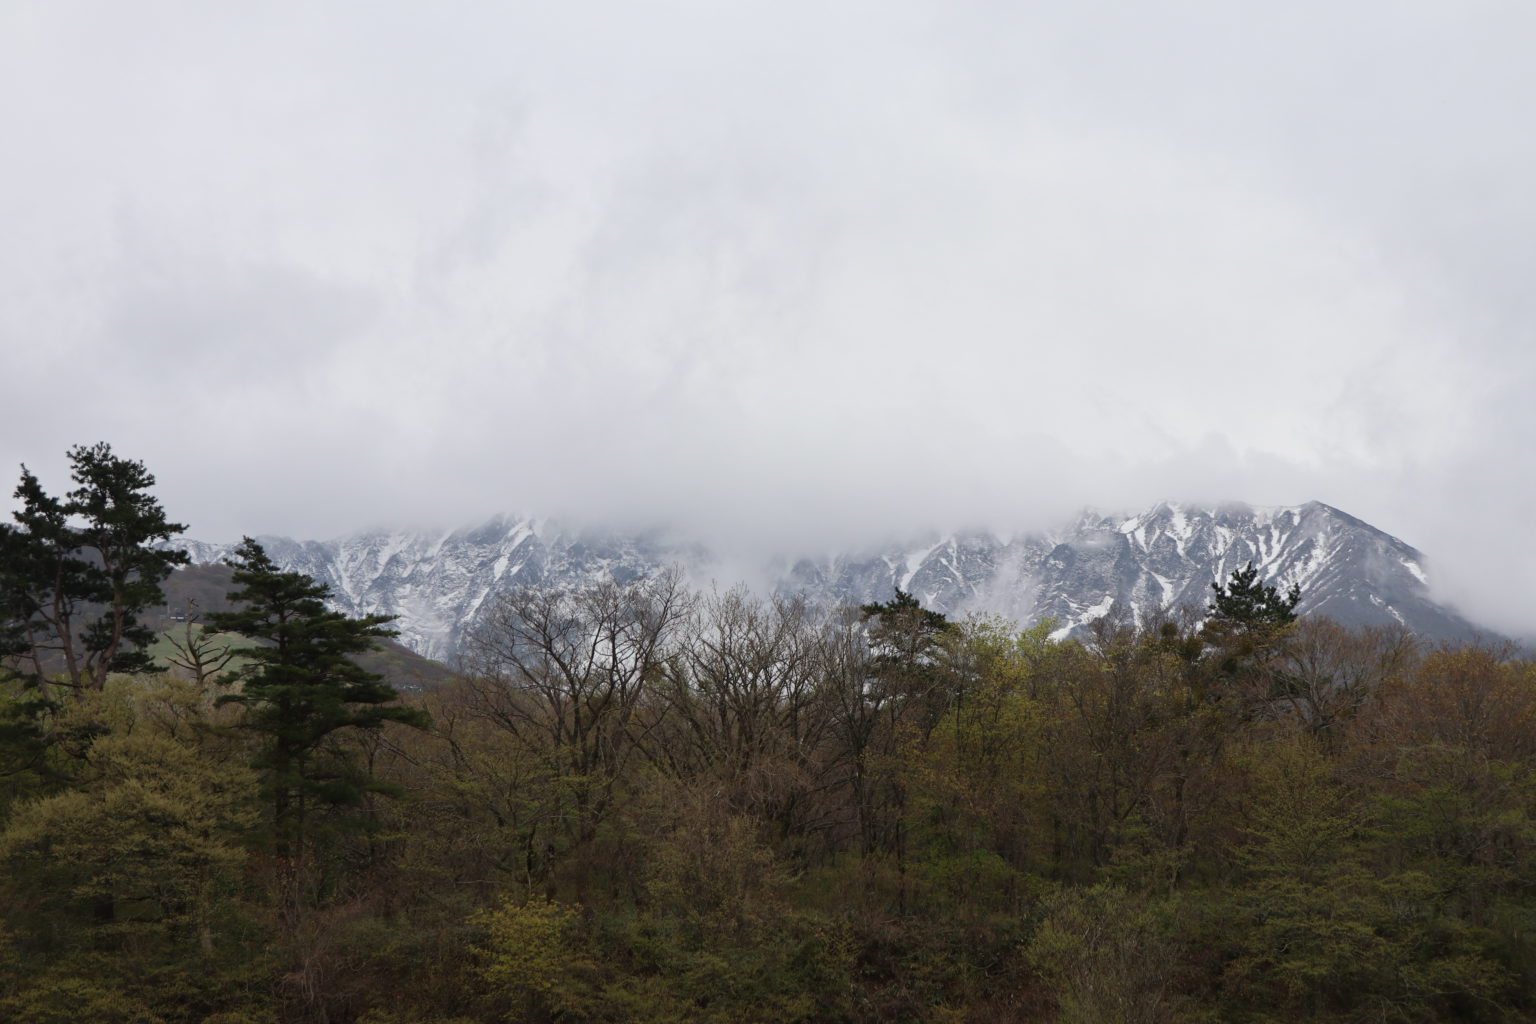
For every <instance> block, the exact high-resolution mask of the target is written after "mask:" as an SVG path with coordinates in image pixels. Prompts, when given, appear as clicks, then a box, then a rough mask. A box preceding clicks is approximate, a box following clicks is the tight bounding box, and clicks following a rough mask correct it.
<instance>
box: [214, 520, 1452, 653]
mask: <svg viewBox="0 0 1536 1024" xmlns="http://www.w3.org/2000/svg"><path fill="white" fill-rule="evenodd" d="M260 540H261V542H262V544H263V545H264V546H265V547H266V549H267V553H268V554H269V555H271V556H272V558H273V559H274V560H275V561H276V562H278V563H279V564H280V565H282V566H284V567H285V568H288V569H295V570H299V571H302V572H305V573H308V574H309V575H311V576H313V577H314V578H315V579H317V580H319V581H321V582H323V583H325V584H327V585H328V586H329V587H330V588H331V593H332V598H333V600H334V602H335V604H336V606H337V608H339V609H340V610H341V611H344V612H347V613H349V614H354V615H360V614H368V613H375V614H385V615H395V616H398V619H397V620H396V622H395V624H394V625H395V628H397V629H399V630H400V634H401V636H400V640H401V642H402V643H405V644H406V645H407V646H409V647H411V648H412V649H414V650H416V651H417V652H419V653H421V654H424V655H427V656H428V657H433V658H442V659H446V658H450V657H451V656H452V654H453V652H454V649H455V647H456V645H457V642H458V639H459V637H460V636H461V635H462V634H463V632H464V630H466V629H468V628H470V627H471V626H472V624H473V623H474V621H475V619H476V616H477V615H478V614H479V613H480V611H481V610H482V609H483V608H485V607H487V602H489V601H492V600H494V598H495V596H496V595H497V594H499V593H504V592H506V591H509V590H513V589H516V588H518V587H523V586H538V587H564V588H568V587H580V586H582V585H584V584H588V583H592V582H595V581H598V580H601V579H616V580H619V581H620V582H627V581H630V580H635V579H639V578H642V577H647V576H651V575H654V574H655V573H658V572H660V571H662V570H663V569H664V568H666V567H669V566H678V567H680V568H681V569H682V570H683V572H684V573H685V574H686V575H687V577H688V578H689V579H690V580H691V581H693V582H694V583H696V584H698V585H702V586H708V585H710V584H711V583H712V582H714V583H719V584H720V585H722V586H728V585H730V584H731V583H733V582H734V578H731V579H722V578H721V575H722V570H723V568H724V566H726V565H728V564H734V565H739V564H742V563H741V561H740V559H737V560H735V561H733V562H727V561H725V560H724V559H723V558H721V557H720V555H719V553H715V552H710V551H707V550H705V549H704V548H703V547H701V546H699V545H697V544H688V543H685V542H681V541H679V540H677V539H676V538H673V537H669V536H666V535H663V534H660V533H653V534H643V535H629V536H625V535H618V534H612V533H602V532H598V531H592V530H572V529H567V528H563V527H561V526H560V525H558V524H555V523H551V522H548V521H540V520H534V519H524V518H515V517H497V518H495V519H492V520H491V521H490V522H487V523H484V524H482V525H480V526H476V527H473V528H467V529H461V530H454V531H451V532H448V533H426V532H410V531H401V532H389V531H371V532H365V533H359V534H355V535H353V536H349V537H344V538H341V539H338V540H333V541H326V542H316V541H304V542H300V541H293V540H288V539H286V538H280V537H263V538H260ZM186 547H187V548H188V550H189V551H190V552H191V554H192V556H193V559H194V561H196V562H214V561H218V560H220V559H221V558H222V557H223V556H224V555H225V554H227V552H228V551H229V548H228V547H224V546H218V545H209V544H200V543H196V542H191V543H188V544H187V545H186ZM1250 561H1251V562H1252V563H1253V564H1254V565H1255V566H1257V567H1258V568H1259V571H1260V576H1261V578H1263V579H1265V580H1266V581H1268V582H1271V583H1274V584H1276V585H1277V586H1279V587H1281V588H1282V589H1284V588H1287V587H1289V586H1290V585H1291V584H1298V585H1299V586H1300V587H1301V590H1302V603H1301V610H1302V611H1303V612H1304V613H1305V612H1321V613H1323V614H1326V615H1329V616H1332V617H1333V618H1336V619H1338V620H1340V621H1341V622H1344V623H1347V624H1351V625H1365V624H1387V623H1393V622H1396V623H1401V624H1403V625H1405V626H1407V627H1408V628H1410V629H1412V630H1414V631H1415V632H1417V633H1419V634H1420V635H1422V636H1424V637H1426V638H1429V639H1434V640H1439V639H1455V638H1465V637H1467V636H1470V635H1472V634H1473V633H1474V632H1475V629H1474V627H1473V626H1472V625H1471V624H1470V623H1468V622H1467V621H1466V620H1464V619H1462V618H1461V617H1460V616H1458V615H1457V614H1456V613H1455V612H1453V611H1451V610H1450V609H1448V608H1446V607H1444V606H1442V605H1439V604H1437V603H1436V602H1435V601H1434V599H1433V598H1432V596H1431V594H1430V591H1429V587H1428V585H1427V579H1426V577H1425V574H1424V570H1423V568H1422V562H1423V556H1421V555H1420V554H1419V552H1418V551H1416V550H1415V549H1413V548H1412V547H1409V546H1408V545H1407V544H1405V543H1403V542H1402V541H1400V540H1398V539H1397V538H1395V537H1392V536H1389V535H1388V534H1385V533H1383V532H1381V531H1380V530H1377V529H1375V528H1374V527H1372V526H1370V525H1369V524H1367V523H1364V522H1362V521H1360V520H1358V519H1356V518H1354V517H1353V516H1349V515H1346V514H1345V513H1343V512H1340V511H1339V510H1338V509H1335V508H1332V507H1330V506H1328V505H1324V504H1322V503H1320V502H1311V503H1309V504H1306V505H1301V506H1298V507H1294V508H1254V507H1250V506H1248V505H1242V504H1227V505H1222V506H1219V507H1215V508H1203V507H1194V506H1188V505H1177V504H1171V503H1164V504H1161V505H1158V506H1157V507H1155V508H1152V509H1150V510H1148V511H1145V512H1141V513H1137V514H1135V515H1120V516H1114V515H1102V514H1099V513H1095V512H1085V513H1083V514H1082V515H1081V516H1080V517H1079V518H1078V520H1077V521H1076V522H1075V523H1071V524H1068V525H1066V526H1064V527H1062V528H1059V529H1056V530H1052V531H1047V532H1041V533H1022V534H1018V535H1016V536H1013V537H1009V538H1000V537H997V536H994V535H992V534H988V533H959V534H954V535H949V536H934V537H931V538H928V539H926V540H925V541H924V542H922V543H917V544H909V545H896V546H890V547H887V548H879V549H873V550H871V551H866V552H863V553H850V554H840V555H835V556H829V557H822V558H801V559H783V560H777V561H774V562H772V563H771V564H768V565H766V566H763V567H762V568H761V572H760V573H759V576H760V578H761V579H765V580H767V581H769V585H770V586H772V587H773V588H774V589H776V590H778V591H780V592H785V593H794V594H800V595H803V596H805V597H806V599H807V600H809V601H810V602H812V603H814V604H817V605H832V604H837V603H839V602H853V603H864V602H868V601H876V600H885V599H887V598H889V597H890V595H891V593H892V591H893V589H895V588H897V587H900V588H901V589H903V590H906V591H910V592H911V593H913V594H914V595H916V596H917V597H918V598H919V600H921V601H922V602H923V603H924V604H925V605H926V606H928V607H931V608H935V609H938V610H940V611H943V612H945V613H947V614H950V615H962V614H965V613H967V612H973V611H976V612H991V613H995V614H999V615H1003V616H1005V617H1007V618H1010V619H1013V620H1015V621H1017V622H1019V623H1020V624H1021V625H1027V624H1033V623H1036V622H1039V621H1041V620H1042V619H1047V618H1048V619H1052V620H1054V621H1055V622H1056V623H1057V631H1058V633H1059V634H1060V635H1063V636H1065V635H1067V634H1069V633H1072V632H1075V631H1080V630H1082V629H1084V628H1086V627H1087V626H1088V624H1090V623H1091V622H1093V621H1094V620H1095V619H1098V618H1100V617H1101V616H1103V615H1105V614H1108V613H1109V612H1110V611H1111V610H1116V611H1117V613H1118V614H1123V615H1126V616H1129V617H1130V618H1131V619H1132V620H1133V621H1136V622H1144V621H1146V620H1147V619H1148V617H1149V616H1152V615H1155V614H1158V613H1160V612H1164V611H1169V610H1172V609H1175V608H1178V607H1180V606H1185V605H1190V606H1194V607H1196V608H1201V609H1203V608H1204V606H1205V604H1206V602H1207V601H1208V599H1209V597H1210V584H1211V582H1212V581H1213V580H1222V581H1225V580H1226V579H1227V577H1228V576H1229V575H1230V574H1231V572H1232V571H1233V570H1234V569H1240V568H1242V567H1243V566H1245V565H1247V564H1248V563H1249V562H1250Z"/></svg>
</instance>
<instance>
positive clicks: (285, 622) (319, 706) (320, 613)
mask: <svg viewBox="0 0 1536 1024" xmlns="http://www.w3.org/2000/svg"><path fill="white" fill-rule="evenodd" d="M236 559H237V560H236V562H235V563H234V567H235V574H234V582H235V583H236V584H237V585H238V586H239V587H240V589H239V590H236V591H234V592H232V593H231V594H230V595H229V599H230V600H231V601H233V602H235V603H236V604H238V605H240V606H241V607H240V608H239V610H237V611H232V612H216V613H211V614H209V616H208V625H209V626H210V627H211V628H213V629H216V630H218V631H220V632H225V633H239V634H241V635H243V636H245V637H248V638H250V639H251V640H255V641H258V643H259V644H260V646H253V647H249V648H247V649H245V650H244V651H243V652H242V654H243V655H244V657H245V658H246V659H247V663H246V665H245V666H244V667H242V668H241V669H239V670H237V671H236V672H235V673H234V681H235V682H236V683H237V685H238V686H239V689H238V690H237V691H236V692H233V693H229V694H225V695H224V696H222V697H220V698H219V703H221V704H239V705H242V706H244V707H245V708H246V709H247V713H246V717H245V722H244V725H245V727H246V728H248V729H250V730H252V731H253V732H255V733H256V734H257V735H258V737H259V741H258V743H259V745H258V750H257V754H256V760H255V767H256V768H257V769H258V770H260V771H262V772H264V773H265V789H266V793H267V795H268V797H269V799H270V800H271V803H272V814H273V833H274V836H273V838H274V849H275V850H276V852H277V853H278V854H279V856H285V857H286V856H295V857H297V856H299V855H300V854H301V853H302V851H303V846H304V838H305V830H306V825H307V822H308V818H309V815H310V812H311V810H313V809H314V808H316V807H325V806H335V805H340V804H350V803H356V802H358V801H359V800H361V798H362V796H363V794H364V793H366V792H369V791H370V790H375V789H377V788H379V787H378V784H377V783H376V782H375V780H373V779H372V778H370V777H369V776H368V775H367V774H366V773H365V772H363V771H361V770H360V769H358V768H357V766H356V765H355V764H354V763H353V759H352V758H351V757H350V756H348V754H347V752H346V751H344V750H343V749H342V748H340V747H339V746H337V745H336V744H334V743H333V742H331V741H332V740H333V739H335V738H336V734H337V733H338V732H340V731H341V730H377V729H379V728H381V727H382V726H383V725H384V723H386V722H402V723H405V724H407V725H414V726H423V727H424V726H426V725H427V723H428V720H427V716H426V715H425V714H424V713H423V712H421V711H418V710H415V709H412V708H406V707H401V706H398V705H396V704H394V703H393V701H394V700H395V699H396V697H397V696H398V694H397V693H396V692H395V690H394V688H393V687H391V686H389V685H388V684H386V683H385V682H384V680H383V677H382V676H380V675H377V674H375V673H372V672H368V671H366V670H365V669H363V668H362V667H361V666H359V665H358V664H357V663H356V662H355V661H354V660H353V657H354V656H355V655H359V654H362V653H364V652H366V651H369V650H371V649H372V648H373V646H374V644H375V641H377V640H379V639H380V638H383V637H389V636H394V635H395V633H394V631H393V630H391V629H387V628H385V626H386V624H387V623H388V622H389V621H390V618H391V617H389V616H382V615H370V616H367V617H365V618H361V619H349V618H347V617H346V616H345V615H342V614H341V613H339V612H335V611H331V610H330V609H329V608H327V607H326V604H325V601H326V598H327V597H328V596H329V593H330V592H329V589H328V588H327V587H326V586H325V585H324V584H321V583H317V582H316V581H315V580H313V579H311V578H310V577H309V576H306V575H305V574H303V573H299V572H283V571H281V570H280V569H279V568H278V567H277V564H276V563H275V562H273V561H272V559H271V558H270V557H269V556H268V555H267V553H266V551H265V550H264V549H263V548H262V546H261V545H260V544H258V543H257V542H256V541H254V540H252V539H251V538H249V537H246V538H245V539H244V542H243V543H242V544H241V546H240V549H239V551H238V552H236Z"/></svg>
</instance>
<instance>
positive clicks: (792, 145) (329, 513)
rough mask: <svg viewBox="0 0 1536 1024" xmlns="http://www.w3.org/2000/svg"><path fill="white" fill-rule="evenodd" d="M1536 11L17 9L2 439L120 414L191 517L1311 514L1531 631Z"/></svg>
mask: <svg viewBox="0 0 1536 1024" xmlns="http://www.w3.org/2000/svg"><path fill="white" fill-rule="evenodd" d="M1533 38H1536V5H1532V4H1531V3H1529V0H1509V2H1478V0H1454V2H1453V0H1444V2H1433V3H1431V2H1414V0H1371V2H1354V3H1350V2H1343V3H1341V2H1339V0H1330V2H1327V3H1322V2H1308V0H1301V2H1291V3H1262V4H1261V3H1233V2H1232V0H1185V2H1175V0H1146V2H1138V3H1111V2H1078V3H1070V4H1068V3H1027V2H1026V3H1020V2H998V3H990V2H964V0H943V2H933V3H922V2H903V0H879V2H868V3H857V2H855V3H828V2H825V0H823V2H820V3H815V4H808V3H798V2H789V0H773V2H765V3H743V2H720V0H699V2H655V3H648V4H634V3H616V2H615V3H586V2H579V0H562V2H559V3H550V2H538V3H533V2H527V3H506V4H490V3H485V4H480V3H470V2H452V3H430V4H429V3H415V2H412V3H385V2H378V0H370V2H359V3H353V4H337V3H320V2H315V0H306V2H303V3H294V4H280V3H260V4H257V3H245V4H242V3H220V4H210V3H190V2H189V3H154V2H137V3H132V4H127V3H119V2H116V0H106V2H99V3H68V2H60V0H37V2H26V0H11V2H7V3H4V4H3V5H0V133H3V136H0V137H3V138H4V140H5V142H4V152H5V157H4V158H3V159H0V228H3V230H0V355H3V371H4V373H3V379H4V381H5V385H6V386H5V391H4V394H5V401H6V407H5V410H4V417H3V420H0V424H3V425H0V466H9V467H12V468H11V469H9V470H4V472H6V473H8V474H10V473H14V472H15V469H14V467H15V466H16V464H18V463H20V462H23V461H24V462H26V463H27V465H28V466H29V467H31V468H32V469H34V470H35V471H37V472H39V473H40V474H41V475H42V476H43V477H44V480H45V482H46V481H52V482H54V483H55V485H56V486H58V487H59V488H60V489H63V487H64V485H65V481H64V480H63V475H64V469H65V459H64V451H65V449H67V448H68V447H69V446H70V445H71V444H75V443H80V442H94V441H97V440H107V441H110V442H111V443H112V444H113V445H114V447H115V448H116V449H117V450H118V452H119V453H121V454H124V455H128V456H131V457H135V458H140V459H143V460H144V461H145V462H146V463H147V464H148V466H149V468H150V469H151V470H152V471H153V472H154V473H156V474H157V476H158V477H159V486H158V488H157V493H159V495H160V496H161V498H162V500H163V502H164V504H165V506H166V507H167V509H168V511H169V512H170V513H171V514H172V516H173V518H176V519H179V520H181V521H184V522H187V523H189V524H190V526H191V529H190V531H189V532H190V534H191V535H192V536H196V537H200V538H205V539H213V540H223V539H230V538H234V537H237V536H238V535H239V534H241V533H286V534H290V535H297V536H304V537H328V536H333V535H336V534H339V533H344V532H349V531H351V530H353V529H357V528H361V527H365V526H370V525H374V524H389V523H396V522H407V521H409V522H432V523H440V524H450V525H457V524H460V523H464V522H468V521H473V520H475V519H477V518H479V517H483V516H485V515H488V514H490V513H492V512H495V511H514V512H521V513H528V514H565V515H576V516H578V517H585V518H588V519H595V520H601V521H615V522H617V521H624V522H635V521H655V522H675V523H679V524H683V525H687V526H689V527H690V528H697V529H700V530H703V531H705V532H707V533H709V534H711V535H712V536H729V535H736V536H741V537H755V538H768V539H769V540H770V541H772V542H774V543H793V542H808V540H807V539H810V538H814V539H815V540H816V542H817V543H823V542H828V543H830V542H832V541H833V540H837V539H840V538H844V537H850V536H854V535H858V534H861V533H867V534H868V535H870V536H874V535H886V534H890V533H892V532H903V531H909V530H916V529H919V528H922V527H926V526H936V527H950V526H959V525H966V524H974V525H978V526H987V527H992V528H996V529H999V530H1010V529H1017V528H1020V527H1026V528H1027V527H1032V526H1039V525H1043V524H1044V523H1046V522H1050V521H1052V520H1054V519H1056V518H1059V517H1060V516H1062V515H1064V514H1069V513H1070V511H1071V510H1073V509H1075V508H1078V507H1081V506H1084V505H1094V506H1098V507H1102V508H1106V509H1119V508H1137V507H1142V506H1146V505H1150V504H1152V503H1154V502H1156V501H1157V500H1159V499H1162V498H1185V499H1193V500H1211V499H1238V500H1246V501H1250V502H1255V503H1264V504H1296V503H1300V502H1304V501H1307V500H1310V499H1318V500H1322V501H1326V502H1329V503H1331V504H1334V505H1337V506H1339V507H1340V508H1343V509H1344V510H1345V511H1348V512H1350V513H1352V514H1355V515H1357V516H1360V517H1361V518H1364V519H1366V520H1368V521H1369V522H1372V523H1374V524H1376V525H1378V526H1380V527H1382V528H1384V529H1386V530H1389V531H1390V532H1393V533H1395V534H1397V535H1398V536H1400V537H1402V538H1403V539H1404V540H1407V541H1408V542H1409V543H1412V544H1414V545H1416V546H1418V547H1419V548H1421V549H1423V550H1424V551H1425V552H1426V553H1427V554H1428V556H1429V558H1430V566H1431V571H1432V573H1433V574H1434V576H1435V578H1436V579H1438V580H1439V582H1440V583H1441V585H1442V587H1443V592H1444V593H1447V594H1449V595H1450V596H1452V597H1456V598H1460V600H1461V601H1462V604H1463V606H1464V607H1465V608H1466V609H1467V610H1468V611H1469V612H1471V613H1473V614H1474V615H1476V616H1479V617H1481V618H1482V619H1483V620H1484V621H1487V622H1490V623H1491V624H1493V625H1495V626H1499V627H1502V628H1506V629H1518V630H1520V631H1522V632H1527V633H1528V632H1530V631H1531V629H1532V626H1533V623H1536V545H1533V544H1531V543H1530V541H1529V533H1530V529H1531V527H1532V525H1536V475H1533V473H1532V447H1533V443H1536V392H1533V387H1532V385H1533V384H1536V379H1533V378H1536V345H1533V339H1532V324H1533V323H1536V287H1533V273H1536V129H1533V127H1532V125H1533V121H1532V111H1533V110H1536V61H1532V60H1531V59H1530V41H1531V39H1533ZM6 486H9V485H8V484H6Z"/></svg>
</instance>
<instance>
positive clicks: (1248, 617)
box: [1206, 562, 1301, 629]
mask: <svg viewBox="0 0 1536 1024" xmlns="http://www.w3.org/2000/svg"><path fill="white" fill-rule="evenodd" d="M1211 589H1212V590H1213V591H1215V593H1216V596H1215V598H1214V599H1213V600H1212V602H1211V603H1210V604H1209V605H1208V606H1207V608H1206V610H1207V611H1209V612H1210V613H1211V619H1212V620H1213V621H1214V622H1217V623H1221V624H1225V625H1231V626H1238V627H1243V628H1250V629H1251V628H1255V627H1276V626H1287V625H1290V624H1291V623H1292V622H1295V621H1296V606H1297V605H1298V604H1300V603H1301V585H1300V584H1294V583H1293V584H1292V585H1291V589H1290V590H1288V591H1287V592H1286V593H1285V595H1284V596H1281V594H1280V592H1279V591H1278V590H1276V589H1275V588H1274V587H1273V586H1271V585H1269V584H1267V583H1260V582H1259V571H1258V570H1257V569H1255V568H1254V567H1253V563H1252V562H1249V563H1248V566H1247V568H1243V569H1234V570H1232V578H1231V579H1230V580H1229V581H1228V583H1227V585H1226V586H1225V587H1223V586H1221V585H1220V584H1218V583H1212V584H1211Z"/></svg>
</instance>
